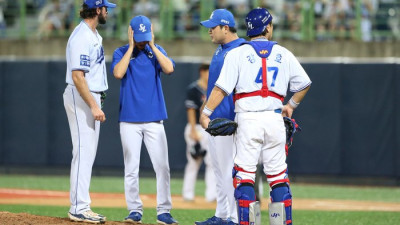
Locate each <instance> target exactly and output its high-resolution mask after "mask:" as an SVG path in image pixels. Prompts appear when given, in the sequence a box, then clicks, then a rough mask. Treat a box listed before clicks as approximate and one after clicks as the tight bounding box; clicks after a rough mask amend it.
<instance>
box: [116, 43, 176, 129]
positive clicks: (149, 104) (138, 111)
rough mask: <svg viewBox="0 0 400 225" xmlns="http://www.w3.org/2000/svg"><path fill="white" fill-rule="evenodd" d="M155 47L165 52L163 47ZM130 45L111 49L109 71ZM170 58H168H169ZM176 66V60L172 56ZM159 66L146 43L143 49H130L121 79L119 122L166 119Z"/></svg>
mask: <svg viewBox="0 0 400 225" xmlns="http://www.w3.org/2000/svg"><path fill="white" fill-rule="evenodd" d="M156 47H157V48H158V49H159V50H160V51H161V52H162V53H163V54H164V55H167V53H166V52H165V50H164V49H163V48H162V47H161V46H159V45H156ZM128 48H129V45H125V46H122V47H120V48H117V49H116V50H115V52H114V56H113V62H112V64H111V71H114V67H115V65H117V64H118V62H119V61H121V59H122V57H123V56H124V55H125V53H126V51H127V50H128ZM170 59H171V58H170ZM171 61H172V63H173V64H174V67H175V62H174V61H173V60H172V59H171ZM161 71H162V70H161V66H160V64H159V63H158V61H157V58H156V56H155V55H154V53H153V52H152V50H151V48H150V47H149V46H148V45H146V47H145V49H144V50H143V51H140V50H138V49H137V48H135V49H134V50H133V53H132V56H131V59H130V62H129V66H128V69H127V71H126V74H125V76H124V77H123V78H122V80H121V89H120V99H119V102H120V107H119V121H120V122H139V123H140V122H153V121H160V120H165V119H167V118H168V117H167V110H166V107H165V101H164V94H163V91H162V86H161V77H160V72H161Z"/></svg>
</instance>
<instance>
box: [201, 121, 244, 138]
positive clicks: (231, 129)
mask: <svg viewBox="0 0 400 225" xmlns="http://www.w3.org/2000/svg"><path fill="white" fill-rule="evenodd" d="M237 126H238V125H237V123H236V122H235V121H232V120H229V119H225V118H216V119H213V120H211V121H210V123H209V124H208V127H207V129H206V131H207V132H208V133H210V134H211V135H212V136H228V135H232V134H233V133H235V132H236V129H237Z"/></svg>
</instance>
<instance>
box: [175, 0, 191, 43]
mask: <svg viewBox="0 0 400 225" xmlns="http://www.w3.org/2000/svg"><path fill="white" fill-rule="evenodd" d="M172 2H173V5H174V31H175V37H177V38H183V37H184V35H185V27H186V20H185V19H184V18H185V17H186V14H187V10H188V6H187V1H186V0H173V1H172Z"/></svg>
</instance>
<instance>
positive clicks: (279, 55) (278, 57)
mask: <svg viewBox="0 0 400 225" xmlns="http://www.w3.org/2000/svg"><path fill="white" fill-rule="evenodd" d="M281 60H282V55H281V54H277V55H276V59H275V62H278V63H282V62H281Z"/></svg>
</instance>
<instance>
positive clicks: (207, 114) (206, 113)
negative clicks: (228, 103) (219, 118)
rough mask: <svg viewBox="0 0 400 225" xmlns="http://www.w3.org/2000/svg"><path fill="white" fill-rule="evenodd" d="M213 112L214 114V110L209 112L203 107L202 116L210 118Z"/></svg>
mask: <svg viewBox="0 0 400 225" xmlns="http://www.w3.org/2000/svg"><path fill="white" fill-rule="evenodd" d="M213 112H214V110H211V109H209V108H207V106H204V109H203V114H205V115H206V116H210V115H211V114H212V113H213Z"/></svg>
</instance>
